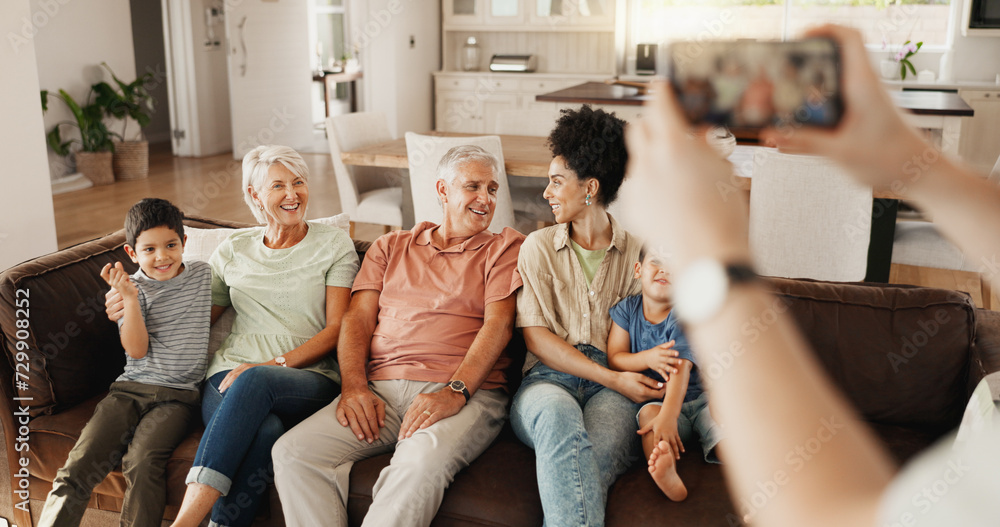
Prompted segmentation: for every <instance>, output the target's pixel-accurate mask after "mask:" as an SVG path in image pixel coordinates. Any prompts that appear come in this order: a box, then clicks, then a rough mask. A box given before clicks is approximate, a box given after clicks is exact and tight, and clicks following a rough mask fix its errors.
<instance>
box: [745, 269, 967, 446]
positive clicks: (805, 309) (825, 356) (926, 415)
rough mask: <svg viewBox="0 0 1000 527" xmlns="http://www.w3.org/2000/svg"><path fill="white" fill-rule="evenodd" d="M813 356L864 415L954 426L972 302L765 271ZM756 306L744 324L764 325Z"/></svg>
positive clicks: (956, 295) (750, 328)
mask: <svg viewBox="0 0 1000 527" xmlns="http://www.w3.org/2000/svg"><path fill="white" fill-rule="evenodd" d="M768 282H769V283H770V284H771V286H772V287H773V288H774V290H775V292H777V293H778V294H779V300H778V302H777V303H776V304H775V306H774V309H775V310H783V309H786V308H788V309H790V310H791V313H792V314H793V315H794V317H795V320H796V321H797V322H798V326H799V328H800V329H801V330H802V332H803V333H804V334H805V336H806V338H807V339H808V340H809V342H810V343H811V344H812V347H813V349H814V350H815V351H816V354H817V357H818V358H819V360H820V362H821V364H822V365H823V366H824V368H825V369H826V371H827V373H828V374H829V375H830V377H831V378H832V379H833V381H834V383H835V384H836V385H837V386H839V387H840V389H841V391H842V392H843V393H844V394H845V395H846V396H847V398H848V399H850V400H851V402H852V403H853V404H854V406H855V407H856V408H857V409H858V410H859V411H860V413H861V415H862V416H864V418H865V419H867V420H869V421H872V422H876V423H881V424H887V425H900V426H908V427H916V428H925V429H929V430H932V431H934V432H935V433H937V434H943V433H944V432H946V431H948V430H950V429H952V428H954V427H955V426H957V424H958V422H959V421H960V420H961V416H962V412H963V410H964V408H965V404H966V401H967V400H968V395H969V392H968V379H969V367H970V362H971V361H972V347H971V343H972V342H973V341H974V338H975V328H976V322H975V306H974V305H973V304H972V301H971V299H970V298H969V296H968V295H967V294H965V293H962V292H958V291H950V290H945V289H929V288H919V287H906V286H886V285H885V284H834V283H829V282H816V281H809V280H788V279H769V280H768ZM773 315H774V313H761V316H760V317H759V319H758V320H752V321H749V322H748V324H747V325H746V326H745V331H746V332H748V334H750V335H752V332H754V331H766V330H767V325H768V320H773Z"/></svg>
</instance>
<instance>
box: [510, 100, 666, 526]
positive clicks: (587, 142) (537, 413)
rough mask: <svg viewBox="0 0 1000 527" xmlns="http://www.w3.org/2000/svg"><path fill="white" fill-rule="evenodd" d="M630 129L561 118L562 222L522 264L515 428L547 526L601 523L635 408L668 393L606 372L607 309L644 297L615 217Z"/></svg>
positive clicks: (581, 117)
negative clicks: (532, 463)
mask: <svg viewBox="0 0 1000 527" xmlns="http://www.w3.org/2000/svg"><path fill="white" fill-rule="evenodd" d="M624 126H625V122H624V121H622V120H621V119H619V118H617V117H615V116H614V114H608V113H606V112H604V111H603V110H593V109H591V108H590V107H589V106H583V107H582V108H580V109H579V110H575V111H574V110H564V111H563V114H562V116H561V117H560V118H559V120H558V121H557V123H556V127H555V129H554V130H553V131H552V133H551V134H550V135H549V145H550V147H551V149H552V155H553V159H552V163H551V164H550V165H549V184H548V186H547V187H546V188H545V193H544V194H543V196H544V197H545V199H546V200H548V202H549V205H550V206H551V207H552V213H553V214H554V215H555V218H556V223H557V225H554V226H552V227H548V228H545V229H541V230H538V231H535V232H533V233H531V234H530V235H529V236H528V237H527V239H526V240H525V241H524V245H523V246H522V247H521V252H520V255H519V257H518V262H517V268H518V271H519V272H520V274H521V278H522V280H523V281H524V286H523V288H522V289H521V290H520V291H519V292H518V295H517V325H518V327H521V328H523V333H524V340H525V343H526V344H527V348H528V356H527V358H526V360H525V365H524V370H523V371H524V374H525V377H524V380H523V381H522V384H521V388H520V389H519V390H518V391H517V393H516V394H515V396H514V403H513V406H512V407H511V411H510V413H511V425H512V426H513V428H514V432H515V433H516V434H517V436H518V438H520V439H521V441H523V442H524V443H525V444H526V445H528V446H529V447H531V448H533V449H534V450H535V458H536V467H537V474H538V490H539V494H540V495H541V499H542V510H543V512H544V514H545V525H546V527H552V526H556V525H560V526H561V525H566V526H574V527H576V526H600V525H604V507H605V503H606V502H607V493H608V489H609V488H610V487H611V484H612V483H614V481H615V479H617V478H618V476H619V475H620V474H621V473H622V472H624V471H625V469H626V468H628V466H629V464H630V463H631V461H632V460H633V459H635V453H637V452H638V437H639V436H638V435H636V433H635V417H634V416H635V412H636V409H637V403H640V402H644V401H648V400H650V399H655V398H657V397H659V398H662V397H663V393H664V389H663V385H662V383H659V384H658V383H657V382H656V381H653V380H652V379H650V378H649V377H646V376H645V375H643V374H641V373H634V372H619V371H613V370H611V369H609V368H608V358H607V354H606V350H607V339H608V332H609V330H610V328H611V318H610V315H609V314H608V310H609V309H610V308H611V306H613V305H615V304H616V303H618V301H619V300H621V299H623V298H625V297H628V296H631V295H634V294H637V293H639V291H640V284H639V282H638V281H637V280H636V279H635V278H634V277H633V276H634V272H633V269H632V266H633V264H634V263H635V262H637V261H638V260H639V250H640V243H639V241H638V240H637V239H636V238H635V237H633V236H632V235H630V234H629V233H628V232H626V231H625V229H623V228H622V227H621V225H619V224H618V222H617V221H616V220H615V219H614V218H613V217H611V215H609V214H608V212H607V206H608V205H609V204H610V203H611V202H613V201H614V200H615V197H616V196H617V195H618V189H619V187H620V186H621V184H622V180H623V179H624V176H625V164H626V161H627V159H628V153H627V151H626V150H625V138H624Z"/></svg>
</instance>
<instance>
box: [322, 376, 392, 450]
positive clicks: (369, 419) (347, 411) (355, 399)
mask: <svg viewBox="0 0 1000 527" xmlns="http://www.w3.org/2000/svg"><path fill="white" fill-rule="evenodd" d="M337 421H339V422H340V425H341V426H350V427H351V431H353V432H354V435H355V437H357V438H358V441H367V442H368V444H369V445H370V444H372V442H374V441H377V440H378V434H379V430H380V429H381V428H383V427H385V401H383V400H382V399H379V397H378V396H377V395H375V394H374V393H372V391H371V390H370V389H369V388H368V387H367V386H366V387H364V388H362V389H358V390H344V391H343V392H341V394H340V402H339V403H337ZM404 423H405V421H404Z"/></svg>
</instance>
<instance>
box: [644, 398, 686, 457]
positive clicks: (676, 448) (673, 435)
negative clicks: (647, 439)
mask: <svg viewBox="0 0 1000 527" xmlns="http://www.w3.org/2000/svg"><path fill="white" fill-rule="evenodd" d="M638 434H639V435H641V436H642V435H646V434H653V444H659V443H660V441H666V442H667V444H668V445H670V452H671V453H672V454H673V455H674V457H675V458H677V459H680V458H681V452H684V442H683V441H681V436H680V433H679V432H678V431H677V416H676V415H673V414H672V413H671V412H670V411H669V409H667V408H666V407H662V408H661V409H660V413H658V414H656V417H654V418H653V419H650V420H649V422H648V423H646V426H644V427H642V428H640V429H639V431H638Z"/></svg>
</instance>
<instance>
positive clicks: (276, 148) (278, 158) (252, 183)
mask: <svg viewBox="0 0 1000 527" xmlns="http://www.w3.org/2000/svg"><path fill="white" fill-rule="evenodd" d="M278 163H281V165H282V166H284V167H285V168H287V169H288V171H289V172H291V173H292V174H294V175H295V176H296V177H300V178H302V179H304V180H306V181H307V182H308V181H309V167H307V166H306V162H305V160H304V159H302V156H300V155H299V153H298V152H296V151H295V150H293V149H291V148H289V147H287V146H281V145H261V146H258V147H257V148H254V149H253V150H251V151H249V152H247V155H245V156H243V200H244V201H246V202H247V206H248V207H250V212H252V213H253V217H254V218H257V221H258V222H260V223H267V215H266V214H264V211H263V210H261V209H260V207H259V206H258V205H257V203H255V202H254V200H253V196H251V195H250V188H251V187H253V189H254V191H255V192H257V194H261V190H262V189H261V186H263V184H264V181H266V180H267V174H268V172H269V171H270V170H271V167H272V166H274V165H276V164H278Z"/></svg>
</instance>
